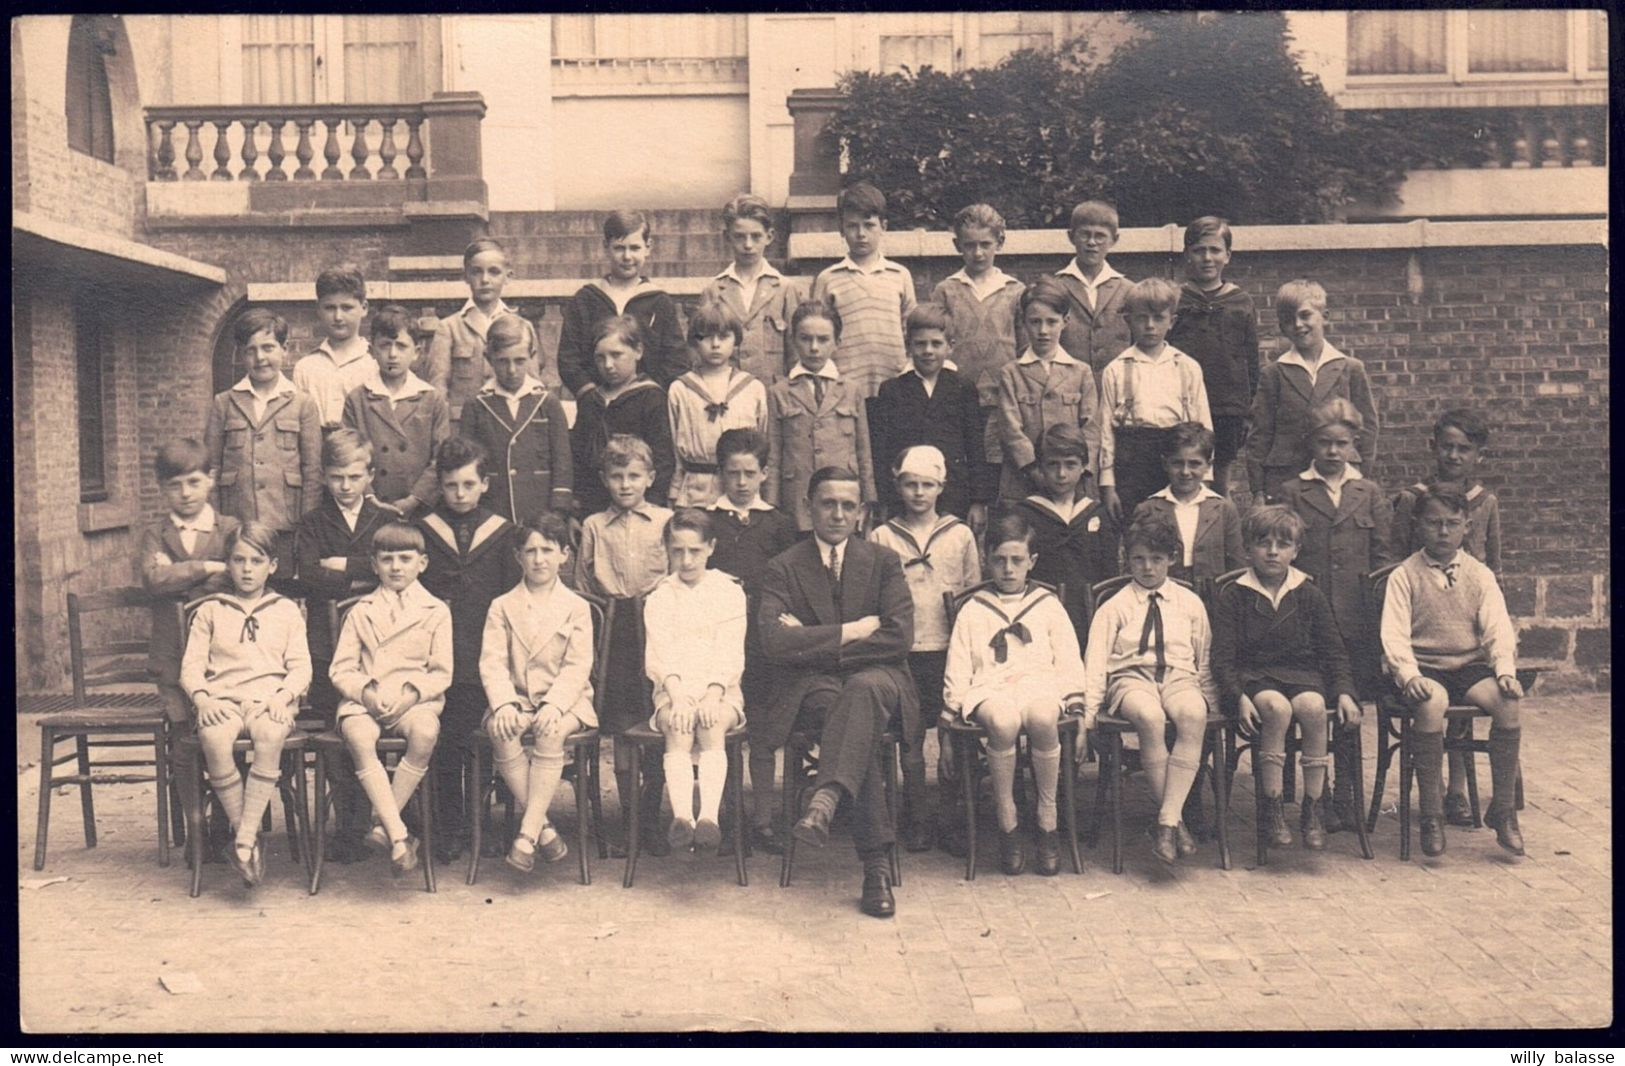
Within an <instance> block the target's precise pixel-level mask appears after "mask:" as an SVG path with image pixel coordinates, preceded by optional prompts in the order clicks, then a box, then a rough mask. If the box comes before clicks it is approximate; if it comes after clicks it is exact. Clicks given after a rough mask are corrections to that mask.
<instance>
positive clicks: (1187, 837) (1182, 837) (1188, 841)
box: [1174, 822, 1196, 859]
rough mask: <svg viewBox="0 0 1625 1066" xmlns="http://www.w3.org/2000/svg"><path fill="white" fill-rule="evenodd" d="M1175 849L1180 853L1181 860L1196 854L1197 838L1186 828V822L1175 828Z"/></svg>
mask: <svg viewBox="0 0 1625 1066" xmlns="http://www.w3.org/2000/svg"><path fill="white" fill-rule="evenodd" d="M1174 848H1175V850H1177V851H1178V852H1179V857H1180V858H1181V859H1183V858H1184V857H1185V856H1187V855H1195V854H1196V838H1195V837H1194V836H1192V835H1191V831H1190V830H1189V829H1187V828H1185V823H1184V822H1180V823H1179V824H1178V825H1176V826H1174Z"/></svg>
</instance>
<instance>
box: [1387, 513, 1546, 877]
mask: <svg viewBox="0 0 1625 1066" xmlns="http://www.w3.org/2000/svg"><path fill="white" fill-rule="evenodd" d="M1416 513H1417V516H1418V517H1417V523H1416V524H1417V526H1418V530H1419V533H1420V537H1421V541H1422V550H1421V551H1419V552H1417V553H1416V554H1414V555H1412V556H1411V557H1410V558H1408V559H1406V560H1405V561H1404V562H1402V563H1400V564H1399V565H1398V566H1397V567H1395V568H1394V570H1393V572H1392V573H1391V574H1389V576H1388V588H1387V592H1386V595H1385V597H1384V599H1383V607H1382V630H1381V632H1382V658H1383V665H1384V668H1385V669H1386V670H1387V672H1388V675H1389V676H1390V677H1391V678H1393V680H1394V684H1395V685H1397V686H1398V687H1399V690H1400V693H1401V694H1402V696H1403V697H1404V699H1405V701H1406V702H1407V703H1409V704H1410V705H1411V706H1412V707H1413V708H1414V709H1415V714H1416V718H1415V721H1414V723H1413V725H1412V738H1413V739H1412V746H1413V749H1414V751H1415V753H1416V754H1415V764H1416V785H1417V791H1418V792H1419V793H1420V794H1421V807H1422V812H1421V836H1422V852H1423V854H1425V855H1429V856H1432V855H1441V854H1443V853H1444V849H1445V839H1444V807H1443V797H1442V795H1441V790H1440V787H1439V786H1440V764H1441V762H1442V760H1443V757H1444V732H1443V731H1444V715H1445V710H1446V709H1447V708H1449V707H1450V706H1452V705H1460V704H1463V703H1469V704H1472V705H1473V706H1475V707H1480V708H1483V709H1484V710H1485V711H1487V712H1488V713H1489V715H1490V717H1491V726H1490V739H1489V755H1490V774H1491V777H1492V780H1493V782H1494V795H1493V798H1491V800H1490V806H1489V809H1488V810H1487V811H1486V812H1485V814H1484V823H1485V824H1486V825H1488V826H1489V827H1490V828H1491V829H1494V830H1495V840H1496V843H1498V844H1500V845H1501V847H1503V848H1505V849H1506V850H1507V851H1510V852H1512V853H1513V854H1514V855H1522V854H1523V835H1522V834H1521V833H1520V832H1519V829H1518V812H1517V810H1516V808H1515V805H1514V799H1513V796H1514V793H1515V792H1516V789H1517V776H1518V746H1519V740H1520V738H1521V735H1522V730H1521V729H1520V727H1519V722H1518V700H1519V699H1520V698H1521V697H1522V696H1523V688H1522V687H1521V686H1520V685H1519V684H1518V679H1517V676H1516V667H1515V663H1514V655H1515V652H1516V648H1517V634H1516V632H1515V631H1514V630H1513V628H1512V620H1511V618H1509V617H1508V616H1507V608H1506V600H1505V599H1503V598H1502V595H1501V587H1500V586H1499V585H1498V584H1496V581H1495V574H1494V573H1493V572H1492V571H1491V570H1490V568H1489V567H1487V566H1485V565H1484V564H1483V563H1481V562H1479V561H1478V560H1477V559H1474V558H1473V557H1472V556H1470V555H1468V554H1467V553H1466V552H1464V551H1462V550H1461V542H1462V538H1463V537H1464V536H1465V535H1466V532H1467V500H1466V499H1465V498H1464V497H1463V496H1461V495H1460V494H1459V493H1454V492H1440V491H1437V490H1429V491H1428V492H1427V493H1426V494H1424V495H1423V496H1422V498H1421V499H1420V500H1418V501H1417V511H1416Z"/></svg>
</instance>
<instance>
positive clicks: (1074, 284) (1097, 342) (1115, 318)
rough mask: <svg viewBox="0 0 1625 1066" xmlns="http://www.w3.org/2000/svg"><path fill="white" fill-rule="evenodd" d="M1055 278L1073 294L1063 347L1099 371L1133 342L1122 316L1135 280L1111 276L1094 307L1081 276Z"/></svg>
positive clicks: (1064, 275)
mask: <svg viewBox="0 0 1625 1066" xmlns="http://www.w3.org/2000/svg"><path fill="white" fill-rule="evenodd" d="M1053 280H1055V281H1057V282H1059V283H1060V285H1061V288H1063V289H1065V290H1066V291H1067V295H1069V296H1071V297H1072V311H1071V313H1070V314H1068V315H1067V318H1066V328H1064V329H1062V330H1061V347H1062V348H1065V349H1066V351H1067V354H1068V355H1070V356H1072V358H1074V359H1078V360H1081V361H1083V362H1085V363H1087V364H1089V368H1090V369H1091V370H1093V371H1094V372H1095V373H1096V374H1099V373H1100V372H1101V371H1102V370H1104V369H1105V368H1106V364H1107V363H1109V362H1111V361H1112V360H1113V359H1116V358H1117V356H1118V353H1120V352H1121V351H1122V350H1123V349H1124V348H1127V347H1128V346H1129V345H1131V344H1133V343H1134V338H1133V337H1131V336H1130V335H1129V331H1128V319H1126V318H1124V317H1123V297H1125V296H1127V295H1128V291H1129V290H1130V289H1132V288H1133V287H1134V283H1133V282H1132V281H1129V280H1128V279H1127V278H1109V279H1107V280H1106V281H1104V282H1102V283H1101V284H1100V287H1099V288H1098V289H1096V290H1095V299H1096V301H1097V302H1096V304H1095V309H1094V310H1093V311H1091V310H1089V305H1088V304H1087V303H1086V302H1085V301H1084V296H1083V291H1084V290H1083V285H1082V284H1081V283H1079V281H1078V279H1076V278H1074V277H1071V276H1070V275H1067V274H1056V275H1054V277H1053ZM1018 354H1019V353H1018ZM1091 458H1093V456H1091Z"/></svg>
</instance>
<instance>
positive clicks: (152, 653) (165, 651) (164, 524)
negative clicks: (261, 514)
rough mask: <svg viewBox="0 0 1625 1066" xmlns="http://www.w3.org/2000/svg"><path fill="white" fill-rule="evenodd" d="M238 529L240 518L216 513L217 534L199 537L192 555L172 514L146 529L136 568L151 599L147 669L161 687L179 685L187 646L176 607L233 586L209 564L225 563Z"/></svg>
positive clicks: (138, 552)
mask: <svg viewBox="0 0 1625 1066" xmlns="http://www.w3.org/2000/svg"><path fill="white" fill-rule="evenodd" d="M237 525H238V522H237V520H236V519H235V518H232V517H231V516H230V515H223V514H218V513H217V514H216V515H215V516H214V530H213V531H212V532H209V533H201V532H200V533H198V535H197V540H196V541H194V542H193V544H192V550H191V551H187V550H186V548H185V547H184V546H183V545H182V544H181V533H180V530H179V529H177V528H175V523H174V521H173V519H172V518H171V517H170V516H168V515H165V516H164V517H163V518H160V519H158V521H156V522H152V523H149V524H148V525H145V526H143V527H142V528H141V537H140V540H139V541H138V543H137V544H136V549H135V565H136V571H137V573H139V574H140V575H141V587H142V588H144V589H146V590H147V595H149V596H151V597H152V629H151V635H150V636H149V637H148V638H147V670H148V672H149V673H151V674H152V675H153V677H154V678H155V679H157V681H158V682H159V683H160V684H167V685H173V684H177V683H178V682H179V680H180V672H181V653H182V651H183V649H184V647H185V641H184V639H183V637H182V634H181V624H180V619H179V616H178V615H177V614H176V611H175V605H176V604H180V603H185V602H186V601H188V600H191V599H194V598H196V597H198V596H201V595H204V594H206V593H210V592H223V591H225V590H226V589H228V588H230V587H231V579H230V578H229V577H227V576H226V574H225V573H224V572H221V573H218V574H211V573H209V572H208V570H207V568H206V566H205V564H207V563H211V562H215V563H223V562H225V561H226V538H227V537H228V536H230V535H231V533H232V532H233V531H234V530H236V528H237Z"/></svg>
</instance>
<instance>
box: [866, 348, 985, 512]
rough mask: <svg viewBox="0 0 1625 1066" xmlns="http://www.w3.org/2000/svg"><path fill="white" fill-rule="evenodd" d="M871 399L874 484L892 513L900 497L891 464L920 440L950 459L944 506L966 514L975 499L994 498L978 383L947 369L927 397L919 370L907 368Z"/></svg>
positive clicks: (978, 501)
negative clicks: (988, 473) (916, 371)
mask: <svg viewBox="0 0 1625 1066" xmlns="http://www.w3.org/2000/svg"><path fill="white" fill-rule="evenodd" d="M868 404H869V410H868V417H869V436H870V440H871V442H872V447H871V449H870V454H871V455H872V457H873V461H874V462H875V463H877V464H879V466H878V469H877V470H876V472H875V487H876V488H877V489H878V490H879V492H880V500H881V502H882V503H884V504H885V505H886V506H887V507H888V508H890V509H891V510H892V511H893V512H895V511H896V510H897V508H898V507H899V506H900V504H901V500H900V499H899V497H898V495H897V481H896V479H895V478H893V477H892V476H891V471H892V468H893V467H894V466H896V464H897V457H898V455H899V454H900V453H901V452H902V451H903V449H905V448H909V447H913V446H914V445H916V444H929V445H932V446H933V447H936V448H938V449H940V450H941V452H942V457H943V458H944V459H945V460H947V463H948V483H947V484H946V485H945V486H943V490H942V499H941V500H940V501H938V502H939V506H940V507H941V509H942V510H944V511H948V512H951V513H952V514H955V515H957V516H958V517H960V518H965V517H967V515H968V514H969V509H970V505H971V503H973V502H975V503H989V502H991V501H992V498H993V485H992V484H991V483H990V480H991V479H990V478H989V477H988V476H987V469H988V464H987V463H986V461H985V460H984V458H983V456H984V454H985V451H986V445H985V442H984V440H983V436H982V422H983V414H982V405H981V401H980V400H979V399H978V397H977V394H976V385H975V383H973V382H971V381H967V380H966V379H965V378H962V377H960V376H959V374H957V373H955V372H954V371H952V370H943V371H942V372H941V373H940V374H939V375H938V376H937V384H936V387H935V388H933V389H932V390H931V395H929V396H927V395H926V394H925V385H923V384H922V383H921V382H920V375H918V374H916V373H915V372H914V371H912V370H908V371H904V372H903V373H902V374H900V375H899V376H897V377H895V378H893V379H892V380H890V381H888V382H886V383H885V384H883V385H881V386H880V392H879V393H877V394H876V395H875V396H874V397H873V398H872V399H870V400H869V401H868Z"/></svg>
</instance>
